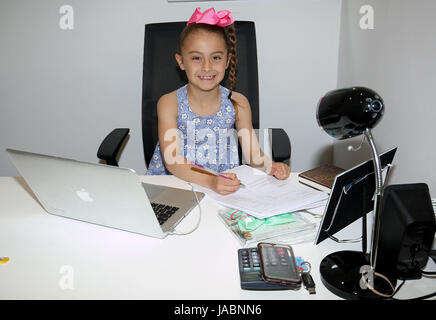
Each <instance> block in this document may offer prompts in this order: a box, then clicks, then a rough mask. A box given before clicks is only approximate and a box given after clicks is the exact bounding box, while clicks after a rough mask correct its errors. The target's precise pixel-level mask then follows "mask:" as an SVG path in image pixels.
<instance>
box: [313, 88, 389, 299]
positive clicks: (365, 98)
mask: <svg viewBox="0 0 436 320" xmlns="http://www.w3.org/2000/svg"><path fill="white" fill-rule="evenodd" d="M383 113H384V103H383V100H382V98H381V97H380V96H379V95H378V94H377V93H376V92H375V91H373V90H371V89H368V88H364V87H351V88H345V89H337V90H333V91H329V92H327V94H326V95H325V96H324V97H322V98H321V100H320V101H319V104H318V109H317V114H316V117H317V120H318V124H319V126H320V127H321V128H322V129H323V130H324V131H325V132H326V133H327V134H328V135H330V136H332V137H333V138H335V139H339V140H343V139H348V138H352V137H355V136H358V135H361V134H363V135H364V136H365V137H366V139H367V141H368V143H369V146H370V148H371V152H372V156H373V163H374V173H375V197H374V210H373V212H374V224H373V230H372V244H371V251H370V255H369V259H368V256H367V254H366V252H357V251H339V252H335V253H333V254H331V255H329V256H327V257H325V258H324V260H323V262H321V266H320V272H321V279H322V281H323V283H324V284H325V285H326V287H327V288H328V289H329V290H330V291H332V292H333V293H335V294H337V295H339V296H341V297H343V298H347V299H359V298H376V297H378V296H377V295H375V294H374V293H373V292H372V291H371V290H366V288H362V287H361V286H360V283H361V282H360V279H361V268H362V266H364V265H368V264H369V266H370V268H371V269H372V270H373V271H374V270H375V267H376V263H377V261H376V259H377V244H378V238H379V227H380V204H381V196H382V187H383V181H382V179H383V178H382V172H381V164H380V157H379V154H378V152H377V150H376V147H375V143H374V139H373V137H372V135H371V129H372V128H374V127H375V126H376V125H377V123H378V122H379V121H380V119H381V117H382V116H383ZM362 241H366V239H362ZM368 260H369V261H368ZM326 265H327V266H328V267H326ZM375 285H377V283H376V284H375Z"/></svg>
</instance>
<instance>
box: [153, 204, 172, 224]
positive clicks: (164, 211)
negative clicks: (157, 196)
mask: <svg viewBox="0 0 436 320" xmlns="http://www.w3.org/2000/svg"><path fill="white" fill-rule="evenodd" d="M151 207H152V208H153V210H154V214H155V215H156V217H157V220H158V221H159V224H163V223H164V222H165V221H167V220H168V219H169V218H170V217H171V216H172V215H173V214H174V212H176V211H177V210H179V208H177V207H172V206H168V205H165V204H160V203H155V202H151Z"/></svg>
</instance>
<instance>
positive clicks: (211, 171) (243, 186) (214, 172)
mask: <svg viewBox="0 0 436 320" xmlns="http://www.w3.org/2000/svg"><path fill="white" fill-rule="evenodd" d="M191 164H192V165H193V166H195V167H197V168H199V169H201V170H203V171H206V172H209V173H211V174H213V175H214V176H218V177H221V178H224V179H230V180H232V179H231V178H229V177H227V176H225V175H223V174H221V173H218V172H216V171H213V170H212V169H209V168H206V167H205V166H202V165H201V164H198V163H196V162H191ZM240 186H241V188H245V185H244V184H242V183H241V184H240Z"/></svg>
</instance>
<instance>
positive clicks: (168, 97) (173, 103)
mask: <svg viewBox="0 0 436 320" xmlns="http://www.w3.org/2000/svg"><path fill="white" fill-rule="evenodd" d="M157 110H158V112H159V113H160V112H163V113H165V114H168V113H174V112H175V113H176V114H177V110H178V105H177V90H174V91H172V92H169V93H167V94H164V95H163V96H161V97H160V98H159V101H158V102H157Z"/></svg>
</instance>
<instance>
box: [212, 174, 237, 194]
mask: <svg viewBox="0 0 436 320" xmlns="http://www.w3.org/2000/svg"><path fill="white" fill-rule="evenodd" d="M222 175H224V176H226V177H229V178H230V179H226V178H223V177H219V176H213V177H212V178H213V180H212V187H211V189H212V190H213V191H215V192H217V193H219V194H221V195H228V194H231V193H233V192H235V191H237V190H238V189H239V187H240V185H241V181H240V180H239V179H238V177H237V175H236V174H234V173H222Z"/></svg>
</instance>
